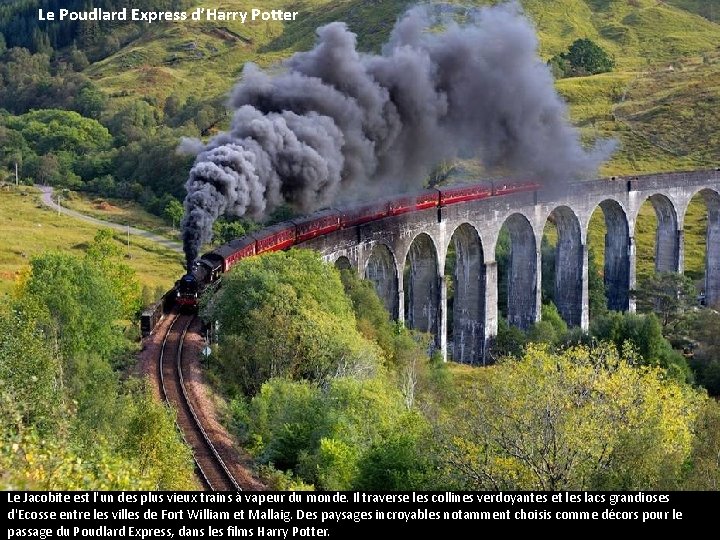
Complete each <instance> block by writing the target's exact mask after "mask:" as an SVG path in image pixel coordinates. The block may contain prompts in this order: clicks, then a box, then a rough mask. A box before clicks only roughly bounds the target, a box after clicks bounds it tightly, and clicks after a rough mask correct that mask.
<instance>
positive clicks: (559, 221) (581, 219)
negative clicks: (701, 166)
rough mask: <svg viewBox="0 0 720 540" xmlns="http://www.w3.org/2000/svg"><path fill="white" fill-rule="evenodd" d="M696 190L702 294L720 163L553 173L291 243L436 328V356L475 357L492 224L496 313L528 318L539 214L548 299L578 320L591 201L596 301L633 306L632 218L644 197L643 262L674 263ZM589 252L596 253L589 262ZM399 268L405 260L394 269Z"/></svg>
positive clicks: (714, 284) (715, 284) (584, 302)
mask: <svg viewBox="0 0 720 540" xmlns="http://www.w3.org/2000/svg"><path fill="white" fill-rule="evenodd" d="M697 194H701V195H702V197H703V199H704V200H705V204H706V207H707V255H706V272H705V295H706V301H707V303H708V304H716V303H719V302H720V172H718V171H717V170H715V171H696V172H688V173H671V174H656V175H648V176H640V177H621V178H616V179H607V180H596V181H587V182H582V183H575V184H569V185H568V184H564V185H562V186H560V187H558V188H555V189H550V188H541V189H538V190H537V191H531V192H522V193H513V194H509V195H502V196H495V197H490V198H487V199H483V200H479V201H469V202H465V203H459V204H455V205H451V206H447V207H443V208H433V209H430V210H422V211H417V212H413V213H408V214H404V215H400V216H395V217H388V218H384V219H381V220H378V221H373V222H370V223H365V224H363V225H359V226H357V227H353V228H349V229H345V230H340V231H336V232H333V233H330V234H328V235H326V236H323V237H319V238H315V239H313V240H310V241H308V242H306V243H305V244H303V245H304V246H305V247H310V248H312V249H315V250H318V251H319V252H320V253H321V254H322V255H323V257H324V258H325V259H326V260H328V261H331V262H335V264H337V265H338V266H346V267H351V268H354V269H355V270H357V271H358V273H359V274H360V275H361V276H363V277H365V278H367V279H369V280H370V281H372V282H373V283H374V284H375V287H376V289H377V291H378V293H379V295H380V297H381V298H382V299H383V300H384V302H385V305H386V306H387V308H388V310H389V311H390V313H392V314H393V316H394V317H396V318H397V319H398V320H400V321H405V322H406V324H407V325H408V326H409V327H411V328H415V329H418V330H421V331H426V332H430V333H432V334H433V335H435V336H436V345H437V346H438V347H439V348H440V349H441V351H442V353H443V355H444V356H446V355H447V352H448V348H449V349H450V350H451V351H452V357H453V359H454V360H456V361H460V362H468V363H478V362H480V363H482V362H484V361H485V358H486V351H487V346H488V343H489V342H490V341H491V340H492V338H493V337H494V336H495V335H497V326H498V269H497V262H496V258H495V250H496V244H497V242H498V236H499V234H500V230H501V228H502V227H503V225H506V227H507V229H508V231H509V235H510V239H511V248H510V260H509V268H508V273H509V274H508V278H509V279H508V280H507V283H508V285H507V299H508V300H507V302H508V303H507V316H508V320H509V322H510V324H512V325H515V326H518V327H520V328H527V327H529V326H530V325H532V324H533V323H534V322H536V321H538V320H539V318H540V308H541V300H540V294H541V278H542V276H541V250H540V246H541V242H542V238H543V230H544V227H545V224H546V222H547V221H548V220H550V221H551V222H553V223H554V224H555V225H556V228H557V231H558V239H557V246H556V249H555V268H556V272H555V303H556V304H557V307H558V310H559V312H560V314H561V315H562V317H563V318H564V319H565V321H566V322H567V323H568V324H569V325H571V326H580V327H581V328H584V329H587V328H588V325H589V314H588V249H587V236H588V225H589V222H590V218H591V216H592V214H593V212H594V211H595V210H596V209H597V208H598V207H599V208H600V209H601V210H602V213H603V214H604V217H605V223H606V227H607V234H606V237H605V257H604V259H605V260H604V276H605V277H604V279H605V287H606V294H607V301H608V307H609V308H610V309H613V310H619V311H632V310H634V309H635V305H634V300H633V298H632V295H631V290H632V289H633V288H634V286H635V263H636V261H635V239H634V237H635V224H636V220H637V216H638V212H639V211H640V207H641V206H642V204H643V203H644V202H645V201H647V200H649V201H650V202H651V203H652V206H653V207H654V209H655V214H656V216H657V223H658V227H657V235H656V242H655V246H656V248H655V268H656V270H657V271H663V272H667V271H671V272H682V271H683V259H684V241H683V227H684V218H685V214H686V211H687V208H688V205H689V203H690V200H691V199H692V198H693V197H694V196H695V195H697ZM451 242H452V243H453V244H454V247H455V257H456V262H455V276H454V280H453V282H454V286H455V292H454V296H455V297H454V302H453V313H452V320H453V335H452V340H451V343H449V344H448V337H447V336H448V322H447V321H448V313H447V305H448V303H447V291H446V288H447V284H446V278H445V262H446V257H447V255H448V249H449V246H450V244H451ZM598 262H600V261H598ZM406 268H407V270H406Z"/></svg>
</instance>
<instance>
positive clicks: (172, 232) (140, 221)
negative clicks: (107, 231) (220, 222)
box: [62, 192, 180, 241]
mask: <svg viewBox="0 0 720 540" xmlns="http://www.w3.org/2000/svg"><path fill="white" fill-rule="evenodd" d="M62 205H63V206H66V207H67V208H70V209H72V210H75V211H77V212H81V213H83V214H85V215H88V216H92V217H94V218H97V219H102V220H105V221H110V222H112V223H119V224H120V225H130V226H131V227H137V228H138V229H144V230H146V231H150V232H152V233H155V234H159V235H162V236H165V237H167V238H169V239H170V240H176V241H180V233H179V232H178V230H177V225H178V224H176V228H175V229H173V228H172V227H170V226H168V225H167V223H166V222H165V220H163V219H162V218H160V217H158V216H156V215H155V214H151V213H150V212H148V211H147V210H145V209H144V208H143V207H142V206H140V205H139V204H137V203H135V202H133V201H127V200H123V199H112V198H107V197H97V196H91V195H88V194H86V193H79V192H70V196H69V197H65V196H63V199H62Z"/></svg>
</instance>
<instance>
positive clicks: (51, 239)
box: [0, 188, 182, 296]
mask: <svg viewBox="0 0 720 540" xmlns="http://www.w3.org/2000/svg"><path fill="white" fill-rule="evenodd" d="M96 232H97V228H95V227H94V226H92V225H90V224H88V223H85V222H82V221H78V220H76V219H73V218H71V217H67V216H64V215H58V214H57V213H56V212H53V211H51V210H49V209H47V208H46V207H44V206H42V204H41V203H40V200H39V195H38V192H36V191H35V190H33V189H30V188H25V189H24V190H23V191H22V192H19V191H16V190H14V189H11V190H2V191H0V296H2V295H4V294H6V293H8V292H10V290H11V289H12V287H13V283H14V281H15V279H16V276H17V275H18V272H20V271H21V270H22V269H23V268H25V267H27V265H28V263H29V261H30V259H31V258H32V256H33V255H36V254H38V253H41V252H43V251H48V250H59V251H63V252H70V253H76V254H81V253H83V251H84V249H85V248H86V246H87V245H88V243H89V242H91V241H92V239H93V237H94V236H95V233H96ZM118 243H119V244H121V245H122V246H123V248H126V243H125V239H124V238H118ZM127 254H128V255H127V258H126V262H127V263H128V264H129V265H130V266H131V267H132V268H134V269H135V271H136V272H137V274H138V278H139V279H140V281H141V283H142V284H143V285H147V286H148V287H150V288H152V289H154V288H155V287H157V286H163V287H167V288H170V286H172V284H173V283H174V281H175V280H176V279H177V277H178V276H179V275H180V274H181V273H182V260H181V256H180V255H178V254H176V253H173V252H171V251H168V250H166V249H163V248H161V247H158V246H157V245H156V244H154V243H152V242H149V241H147V240H144V239H138V238H131V239H130V249H129V251H127Z"/></svg>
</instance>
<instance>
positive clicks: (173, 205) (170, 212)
mask: <svg viewBox="0 0 720 540" xmlns="http://www.w3.org/2000/svg"><path fill="white" fill-rule="evenodd" d="M184 214H185V209H184V208H183V205H182V203H181V202H180V201H178V200H177V199H175V198H173V199H172V200H170V201H168V203H167V204H166V205H165V209H164V210H163V216H164V217H165V219H166V220H167V221H169V222H170V223H172V227H173V229H175V225H176V224H179V223H180V220H181V219H182V217H183V215H184Z"/></svg>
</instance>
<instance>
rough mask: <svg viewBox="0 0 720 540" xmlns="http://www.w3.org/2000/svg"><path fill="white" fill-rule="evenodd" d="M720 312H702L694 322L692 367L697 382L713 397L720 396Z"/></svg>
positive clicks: (706, 310) (707, 310)
mask: <svg viewBox="0 0 720 540" xmlns="http://www.w3.org/2000/svg"><path fill="white" fill-rule="evenodd" d="M719 329H720V312H717V311H715V310H713V309H703V310H700V311H699V312H698V313H697V314H696V315H695V317H694V318H693V322H692V331H691V335H692V336H693V339H694V343H693V355H692V359H691V360H690V367H691V368H692V369H693V371H694V372H695V376H696V379H697V382H698V383H699V384H701V385H703V386H704V387H705V388H706V389H707V391H708V392H709V393H710V395H712V396H716V397H717V396H720V330H719Z"/></svg>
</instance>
